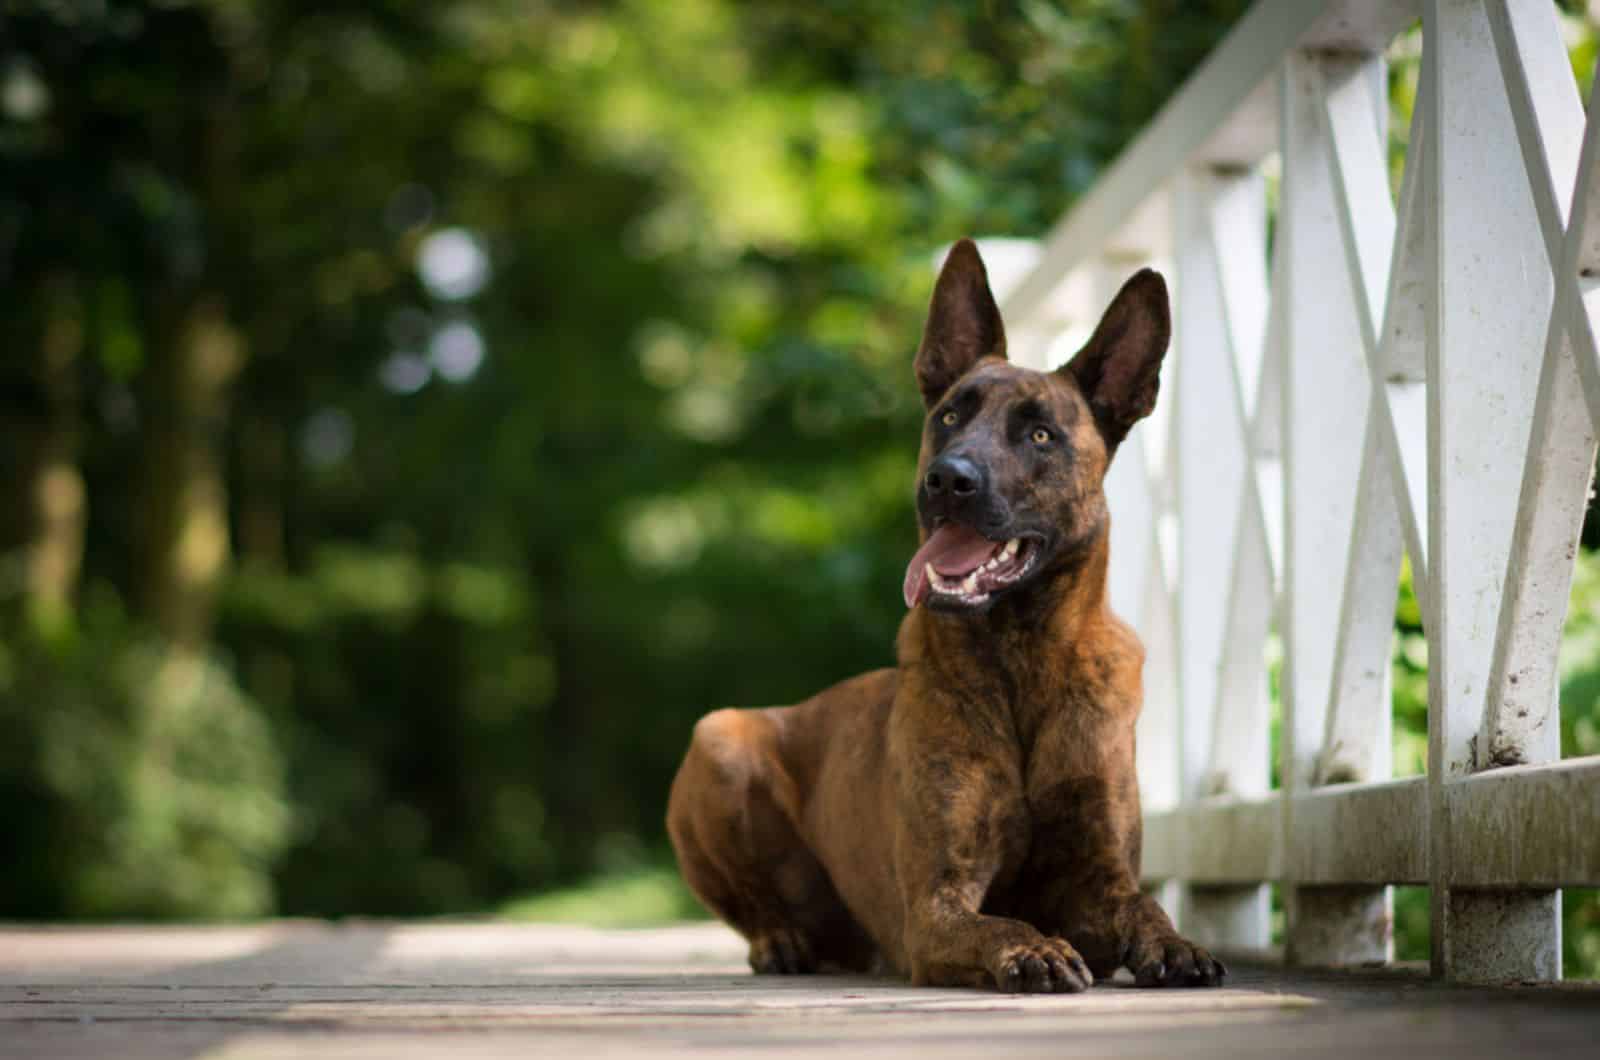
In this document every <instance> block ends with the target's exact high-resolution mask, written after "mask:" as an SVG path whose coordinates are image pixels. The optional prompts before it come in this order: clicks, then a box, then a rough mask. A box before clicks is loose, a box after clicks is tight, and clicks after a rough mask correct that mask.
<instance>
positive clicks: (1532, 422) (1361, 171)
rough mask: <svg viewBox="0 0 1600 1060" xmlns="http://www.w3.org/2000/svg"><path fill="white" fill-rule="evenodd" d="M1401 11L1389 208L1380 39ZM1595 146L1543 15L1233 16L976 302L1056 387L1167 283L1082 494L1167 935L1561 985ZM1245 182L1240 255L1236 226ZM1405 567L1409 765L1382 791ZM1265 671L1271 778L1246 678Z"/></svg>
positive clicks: (1496, 4)
mask: <svg viewBox="0 0 1600 1060" xmlns="http://www.w3.org/2000/svg"><path fill="white" fill-rule="evenodd" d="M1418 19H1420V20H1421V22H1422V41H1423V45H1422V58H1421V79H1420V83H1419V90H1418V96H1417V101H1416V106H1415V113H1414V117H1413V118H1412V122H1411V128H1410V136H1409V139H1408V141H1407V142H1408V144H1409V148H1408V153H1407V155H1406V159H1405V168H1404V179H1403V183H1402V187H1401V190H1400V193H1399V195H1398V202H1396V197H1395V196H1393V195H1392V194H1391V191H1390V181H1389V176H1388V161H1387V143H1388V129H1387V125H1388V122H1387V115H1388V101H1387V70H1386V63H1385V58H1384V56H1385V52H1386V49H1388V48H1389V47H1390V46H1391V44H1392V42H1393V41H1394V39H1395V38H1396V36H1397V35H1399V34H1403V33H1406V32H1407V31H1408V30H1409V29H1410V28H1411V27H1413V26H1414V25H1415V24H1416V22H1417V20H1418ZM1597 128H1600V123H1589V124H1587V125H1586V123H1585V117H1584V108H1583V105H1582V102H1581V100H1580V99H1579V95H1578V91H1577V88H1576V86H1575V83H1574V80H1573V77H1572V74H1571V68H1570V66H1569V63H1568V59H1567V55H1566V50H1565V47H1564V45H1563V42H1562V38H1561V34H1560V24H1559V19H1558V14H1557V12H1556V10H1555V8H1554V7H1553V5H1552V4H1551V2H1550V0H1426V2H1411V3H1406V2H1386V0H1258V2H1257V3H1256V4H1255V6H1254V7H1253V8H1252V9H1251V10H1250V12H1249V13H1248V14H1247V15H1246V16H1245V18H1244V19H1243V20H1242V21H1241V22H1240V23H1239V25H1238V26H1237V27H1236V28H1235V29H1234V30H1233V32H1232V33H1231V34H1230V35H1229V36H1228V38H1227V39H1226V40H1225V41H1224V42H1223V43H1222V44H1221V46H1220V47H1218V49H1217V50H1216V52H1215V53H1214V54H1213V55H1212V56H1211V57H1210V58H1209V59H1208V60H1207V62H1206V63H1205V64H1204V65H1203V66H1202V67H1201V68H1200V70H1199V71H1198V72H1197V73H1196V74H1195V75H1194V76H1193V77H1192V78H1191V79H1190V80H1189V82H1188V83H1187V84H1186V85H1185V86H1184V88H1183V89H1182V90H1181V91H1180V92H1179V93H1178V94H1177V96H1176V97H1174V98H1173V99H1172V100H1171V102H1169V103H1168V104H1167V106H1166V107H1165V109H1163V110H1162V111H1161V113H1160V114H1159V115H1158V116H1157V117H1156V118H1155V120H1154V121H1152V122H1151V124H1150V125H1149V127H1148V128H1147V129H1145V130H1144V132H1143V133H1142V134H1141V135H1140V137H1139V138H1138V139H1137V140H1135V141H1134V143H1133V144H1132V146H1130V147H1129V148H1128V149H1127V150H1126V151H1125V152H1124V153H1123V154H1122V156H1121V157H1120V158H1119V159H1118V160H1117V161H1116V163H1115V164H1114V165H1113V166H1112V167H1111V168H1110V169H1109V170H1108V171H1107V172H1106V174H1105V176H1103V177H1102V178H1101V179H1100V181H1099V182H1098V183H1097V184H1096V185H1095V186H1094V187H1093V189H1091V191H1090V192H1089V193H1088V194H1087V195H1086V196H1084V198H1083V199H1082V200H1081V201H1080V202H1079V204H1078V205H1077V207H1076V208H1075V209H1073V210H1072V212H1071V213H1069V214H1068V215H1067V216H1066V217H1065V218H1064V219H1063V220H1062V221H1061V222H1060V224H1058V225H1057V226H1056V228H1055V230H1054V231H1053V232H1052V233H1051V234H1050V235H1049V237H1048V239H1047V240H1046V241H1045V242H1044V243H1043V245H1042V246H1041V248H1040V250H1039V253H1038V255H1037V260H1036V262H1035V263H1034V264H1033V265H1032V266H1031V268H1029V269H1028V270H1027V271H1026V273H1025V274H1024V275H1023V276H1022V277H1021V279H1020V281H1019V282H1017V283H1016V284H1015V285H1013V286H1012V288H1011V290H1010V291H1009V293H1008V294H1006V295H1005V296H1004V310H1005V314H1006V319H1007V323H1008V328H1009V329H1010V331H1011V335H1012V346H1013V349H1014V351H1015V352H1014V353H1013V356H1015V357H1018V358H1020V359H1023V360H1024V361H1026V362H1030V363H1034V364H1037V365H1040V366H1043V365H1046V364H1054V363H1056V362H1058V361H1059V360H1061V359H1062V358H1064V357H1065V356H1066V355H1067V354H1069V353H1070V352H1071V351H1072V350H1074V349H1076V347H1077V346H1078V345H1079V344H1080V343H1081V341H1082V339H1083V338H1084V337H1085V336H1086V335H1087V333H1088V330H1089V329H1090V328H1091V327H1092V326H1093V324H1094V321H1095V319H1096V318H1097V316H1098V313H1099V311H1100V309H1101V308H1102V307H1103V306H1104V305H1105V304H1106V302H1107V300H1108V299H1109V297H1110V294H1111V293H1112V292H1113V291H1114V290H1115V288H1116V286H1117V284H1118V283H1120V282H1121V280H1123V279H1124V278H1125V277H1126V276H1127V275H1128V273H1129V272H1130V271H1132V269H1133V268H1134V267H1135V266H1137V265H1140V264H1144V263H1146V262H1151V263H1154V264H1156V265H1157V266H1158V267H1160V268H1162V269H1163V270H1164V271H1165V272H1166V273H1167V275H1168V278H1169V280H1170V281H1172V283H1173V289H1174V326H1175V335H1174V341H1173V348H1172V353H1171V355H1170V356H1169V359H1168V362H1167V363H1168V367H1167V368H1166V370H1165V382H1164V384H1163V391H1162V397H1161V401H1160V403H1159V407H1158V413H1157V416H1156V417H1154V418H1152V420H1151V421H1149V422H1148V423H1147V424H1146V425H1143V426H1141V427H1140V428H1139V429H1138V430H1136V431H1135V432H1134V434H1133V435H1132V436H1131V437H1130V439H1129V441H1128V443H1127V444H1126V445H1125V446H1124V449H1123V451H1122V453H1121V455H1120V456H1119V459H1118V462H1117V464H1116V465H1115V467H1114V468H1113V474H1112V477H1111V480H1110V481H1109V482H1108V490H1109V492H1110V494H1111V507H1112V512H1113V517H1114V529H1113V533H1114V543H1113V554H1112V555H1113V565H1114V569H1113V572H1112V581H1113V584H1112V592H1113V596H1114V600H1115V603H1116V605H1117V607H1118V609H1119V611H1121V612H1122V613H1123V614H1124V615H1125V616H1126V617H1128V618H1129V619H1130V620H1132V621H1133V622H1134V623H1135V624H1136V625H1137V626H1138V628H1139V630H1140V632H1141V633H1142V634H1143V636H1144V639H1145V643H1146V646H1147V649H1148V653H1149V654H1148V665H1147V667H1146V670H1145V681H1146V705H1145V714H1144V717H1143V719H1142V721H1141V728H1140V747H1139V751H1140V773H1141V782H1142V785H1143V791H1144V798H1145V807H1146V810H1145V857H1144V870H1145V874H1146V876H1147V877H1148V879H1149V881H1150V883H1151V884H1152V885H1153V886H1158V887H1160V888H1161V890H1162V893H1163V896H1164V897H1165V898H1166V899H1168V906H1169V908H1174V909H1176V910H1177V911H1178V915H1179V918H1180V920H1181V921H1182V922H1183V928H1184V930H1185V931H1187V932H1189V933H1191V934H1193V935H1195V936H1198V937H1200V938H1202V939H1205V940H1207V941H1210V942H1212V943H1214V944H1216V945H1218V946H1222V947H1226V948H1234V949H1238V948H1248V949H1256V948H1264V947H1266V946H1267V945H1268V943H1269V941H1270V936H1269V926H1268V919H1269V918H1268V908H1269V907H1268V897H1269V892H1268V889H1267V886H1266V885H1267V884H1268V883H1269V882H1271V883H1277V884H1279V885H1280V886H1281V893H1282V895H1283V898H1284V906H1285V913H1286V928H1285V932H1284V945H1285V952H1286V956H1287V957H1288V959H1290V960H1293V961H1299V962H1303V963H1310V964H1349V963H1366V962H1371V961H1382V960H1386V959H1389V958H1390V957H1391V956H1392V952H1393V942H1392V927H1391V923H1392V892H1391V890H1390V887H1389V885H1393V884H1422V885H1427V886H1428V887H1429V888H1430V892H1429V893H1430V895H1431V901H1432V911H1433V916H1432V932H1431V939H1432V948H1433V969H1434V972H1435V974H1439V975H1444V976H1447V977H1450V978H1453V979H1458V980H1463V981H1477V982H1501V981H1508V980H1524V979H1535V980H1544V979H1554V978H1559V976H1560V974H1561V943H1560V939H1561V934H1560V892H1559V890H1558V888H1560V887H1563V886H1596V885H1600V758H1588V759H1576V760H1568V761H1558V759H1559V755H1560V751H1559V739H1558V733H1559V714H1558V710H1559V708H1558V705H1557V696H1558V691H1559V689H1558V680H1557V672H1556V653H1557V647H1558V645H1559V641H1560V634H1561V627H1562V622H1563V618H1564V616H1565V614H1566V610H1567V600H1568V596H1569V590H1570V584H1571V579H1572V571H1573V557H1574V555H1575V548H1576V542H1577V536H1578V532H1579V528H1580V525H1581V521H1582V518H1583V512H1584V508H1585V505H1586V503H1587V499H1588V493H1589V487H1590V476H1591V472H1592V469H1593V465H1594V458H1595V426H1594V425H1595V423H1596V422H1597V417H1600V360H1597V357H1596V345H1595V331H1596V323H1595V316H1596V311H1597V309H1600V294H1597V293H1596V292H1597V289H1600V288H1597V283H1596V280H1595V279H1594V277H1595V276H1596V271H1595V270H1596V269H1600V188H1597V187H1596V184H1597V182H1600V174H1597V172H1596V169H1597V163H1596V161H1595V155H1596V152H1597V149H1600V145H1597V142H1596V141H1597V139H1600V132H1597ZM1275 184H1276V185H1277V187H1278V194H1277V196H1276V206H1275V208H1274V209H1275V217H1276V225H1275V230H1274V231H1273V232H1272V234H1271V236H1270V237H1269V224H1268V217H1269V203H1272V202H1273V200H1274V194H1273V192H1274V185H1275ZM1402 556H1409V558H1410V563H1411V569H1412V572H1413V580H1414V585H1415V589H1416V592H1417V596H1418V599H1419V601H1420V602H1421V604H1422V610H1423V615H1424V627H1425V633H1426V636H1427V640H1428V645H1429V668H1428V680H1429V696H1428V701H1429V702H1428V730H1429V732H1428V736H1429V750H1428V770H1427V775H1426V776H1419V777H1410V778H1404V779H1391V773H1390V770H1391V766H1390V763H1391V760H1392V756H1391V734H1390V725H1391V707H1390V702H1391V700H1390V687H1389V682H1390V676H1389V675H1390V652H1391V639H1392V628H1393V619H1394V609H1395V599H1396V584H1397V577H1398V574H1399V571H1400V564H1401V560H1402ZM1274 641H1275V642H1276V643H1280V644H1281V650H1282V662H1283V669H1282V676H1281V693H1282V695H1281V699H1282V712H1283V714H1282V729H1281V740H1280V743H1281V747H1280V756H1281V757H1280V771H1281V775H1282V777H1283V784H1282V789H1281V790H1269V752H1268V732H1269V725H1270V721H1269V699H1268V696H1267V673H1268V670H1267V665H1268V660H1267V654H1266V647H1267V645H1268V644H1269V643H1271V642H1274Z"/></svg>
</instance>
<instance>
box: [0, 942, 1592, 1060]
mask: <svg viewBox="0 0 1600 1060" xmlns="http://www.w3.org/2000/svg"><path fill="white" fill-rule="evenodd" d="M863 1052H870V1053H872V1054H874V1055H884V1056H915V1057H918V1058H919V1060H933V1058H937V1057H947V1056H949V1057H954V1056H971V1055H1004V1056H1006V1057H1008V1058H1009V1057H1019V1056H1024V1055H1049V1056H1052V1057H1075V1056H1083V1057H1125V1056H1126V1057H1132V1056H1153V1057H1162V1058H1164V1060H1165V1058H1182V1060H1203V1058H1206V1057H1225V1058H1228V1060H1248V1058H1254V1057H1262V1058H1266V1057H1272V1058H1276V1057H1282V1056H1290V1055H1292V1056H1296V1057H1300V1056H1307V1057H1310V1056H1340V1057H1357V1058H1360V1060H1373V1058H1376V1057H1387V1056H1394V1057H1404V1058H1405V1060H1423V1058H1426V1057H1434V1056H1438V1057H1450V1058H1452V1060H1461V1058H1465V1057H1480V1056H1482V1057H1488V1056H1539V1057H1540V1058H1541V1060H1544V1058H1548V1057H1556V1056H1584V1057H1590V1058H1593V1057H1600V989H1597V988H1595V987H1593V986H1575V985H1565V986H1555V987H1551V986H1545V987H1526V988H1516V989H1510V990H1499V991H1488V990H1464V989H1453V988H1449V987H1444V986H1439V985H1436V984H1433V983H1431V982H1428V981H1427V980H1425V979H1423V978H1421V977H1420V976H1415V975H1406V974H1403V973H1395V972H1386V973H1373V974H1359V975H1357V974H1337V973H1326V974H1309V973H1304V972H1285V971H1282V970H1278V969H1273V968H1268V967H1250V968H1237V969H1235V974H1234V975H1233V977H1232V979H1231V981H1230V983H1229V985H1228V987H1227V988H1226V989H1222V990H1210V991H1145V990H1136V989H1133V988H1132V987H1129V986H1124V985H1122V984H1120V983H1112V984H1109V985H1104V986H1099V987H1096V988H1095V989H1094V990H1092V991H1090V992H1089V993H1088V994H1086V995H1081V996H1077V997H1008V996H1004V995H1000V994H994V993H984V992H976V991H961V990H923V989H913V988H911V987H908V986H906V985H905V984H903V983H900V982H898V981H894V980H885V979H860V978H842V977H839V978H836V977H803V978H765V977H763V978H755V977H753V976H751V975H750V974H749V973H748V972H747V971H746V970H745V969H744V966H743V962H742V949H741V946H740V944H739V942H738V940H737V939H736V938H734V937H733V936H732V935H731V934H730V933H728V932H727V931H725V930H724V929H722V928H721V927H718V926H715V925H689V926H684V927H674V928H667V929H661V930H652V931H629V932H624V931H610V932H603V931H591V930H587V929H581V928H571V927H556V926H529V925H520V924H519V925H512V924H495V923H425V924H416V923H410V924H387V923H361V924H354V925H345V926H332V925H326V924H320V923H298V922H286V923H273V924H265V925H259V926H250V927H108V928H59V929H55V928H45V929H27V928H12V929H0V1056H4V1057H28V1058H36V1060H43V1058H53V1057H86V1058H87V1057H93V1058H96V1060H99V1058H112V1060H136V1058H143V1057H163V1058H166V1057H229V1058H246V1057H249V1058H257V1057H280V1056H291V1055H292V1056H329V1057H352V1058H353V1057H363V1058H366V1057H371V1058H403V1057H409V1056H450V1057H465V1058H477V1057H491V1056H496V1057H497V1056H507V1057H511V1056H515V1057H519V1058H531V1057H538V1058H544V1057H556V1056H566V1055H572V1056H585V1057H587V1056H596V1055H600V1056H683V1055H702V1054H709V1055H723V1056H729V1057H732V1056H742V1055H745V1054H750V1053H760V1054H761V1055H764V1056H772V1057H777V1056H801V1055H822V1054H831V1055H835V1056H841V1057H842V1056H845V1055H856V1054H858V1053H863Z"/></svg>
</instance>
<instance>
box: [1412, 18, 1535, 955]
mask: <svg viewBox="0 0 1600 1060" xmlns="http://www.w3.org/2000/svg"><path fill="white" fill-rule="evenodd" d="M1531 2H1542V0H1531ZM1423 24H1424V37H1425V43H1424V47H1425V49H1426V50H1427V52H1428V53H1429V54H1430V56H1431V61H1430V62H1429V63H1428V64H1426V67H1425V73H1426V75H1427V76H1428V77H1429V78H1430V85H1429V89H1430V91H1429V92H1427V93H1424V95H1425V96H1426V97H1427V98H1428V100H1429V103H1428V105H1429V106H1430V107H1431V111H1430V113H1429V114H1428V115H1427V116H1426V119H1425V121H1424V125H1425V127H1426V129H1427V143H1426V150H1427V152H1428V155H1427V157H1428V160H1429V174H1430V178H1431V179H1430V180H1429V185H1430V186H1429V187H1428V188H1427V189H1426V194H1427V195H1428V197H1429V207H1430V209H1429V211H1428V215H1429V223H1428V225H1427V239H1428V242H1429V244H1430V253H1429V255H1428V257H1429V264H1430V266H1431V268H1430V272H1429V277H1428V278H1429V283H1428V287H1429V290H1430V294H1431V300H1430V305H1429V311H1428V314H1427V332H1428V345H1427V354H1428V366H1427V376H1428V383H1427V386H1428V443H1429V444H1428V450H1429V452H1428V456H1429V463H1428V492H1429V504H1428V511H1429V527H1428V537H1429V545H1428V554H1429V561H1430V565H1431V568H1432V569H1431V572H1430V573H1431V586H1430V588H1431V590H1432V591H1431V592H1430V593H1429V600H1428V610H1429V616H1428V617H1429V619H1430V620H1429V621H1428V622H1427V631H1428V649H1429V652H1428V654H1429V665H1428V792H1429V808H1430V809H1429V832H1430V843H1429V846H1430V860H1429V876H1430V883H1431V887H1432V900H1433V918H1432V919H1433V932H1432V941H1433V968H1434V972H1435V974H1440V975H1444V976H1446V977H1448V978H1451V979H1455V980H1460V981H1467V982H1504V981H1511V980H1521V979H1554V978H1558V977H1559V975H1560V968H1561V923H1560V904H1559V897H1560V896H1559V892H1557V891H1552V890H1542V891H1519V890H1504V891H1484V890H1466V889H1462V888H1455V887H1453V886H1452V881H1453V879H1454V878H1455V876H1454V874H1455V869H1456V866H1454V864H1453V861H1452V858H1453V853H1454V852H1453V849H1452V841H1451V840H1452V829H1455V828H1466V827H1473V828H1485V827H1493V824H1492V822H1488V821H1473V822H1466V821H1452V820H1451V816H1450V812H1449V806H1450V803H1449V800H1448V799H1447V797H1446V791H1445V789H1446V787H1447V786H1448V785H1449V784H1451V783H1452V782H1458V781H1460V780H1461V778H1463V777H1465V776H1467V775H1468V774H1470V773H1472V772H1474V771H1475V770H1476V769H1477V768H1478V762H1477V760H1476V758H1477V755H1476V748H1475V744H1476V741H1477V737H1478V734H1479V729H1480V726H1481V723H1482V719H1483V716H1484V707H1485V702H1486V696H1487V690H1488V684H1489V680H1490V667H1491V660H1492V657H1493V650H1494V638H1495V632H1496V625H1497V623H1496V619H1497V617H1498V612H1499V610H1500V603H1501V599H1502V595H1503V589H1504V581H1505V575H1506V570H1507V561H1508V558H1509V556H1510V552H1511V544H1512V535H1513V528H1514V524H1515V521H1516V516H1517V510H1516V504H1515V503H1514V501H1515V499H1516V498H1517V496H1518V494H1519V486H1520V482H1521V476H1522V471H1523V461H1524V457H1525V455H1526V453H1527V449H1528V440H1529V435H1530V423H1531V418H1532V411H1533V406H1534V398H1535V391H1536V389H1537V385H1538V375H1539V365H1540V357H1539V351H1540V350H1541V348H1542V346H1543V339H1544V331H1545V326H1546V323H1547V321H1548V314H1549V312H1550V306H1551V297H1552V291H1553V282H1552V277H1551V271H1550V268H1549V264H1548V258H1547V255H1546V249H1545V242H1544V239H1543V237H1542V235H1541V229H1540V219H1539V217H1538V214H1537V211H1536V210H1535V207H1534V201H1533V198H1532V196H1531V195H1530V190H1529V182H1528V178H1527V175H1526V172H1525V170H1524V166H1523V159H1522V156H1521V152H1520V150H1519V145H1518V139H1517V134H1516V127H1515V124H1514V120H1513V117H1512V113H1511V109H1510V103H1509V101H1508V97H1507V93H1506V87H1505V85H1504V84H1503V82H1502V77H1501V70H1500V65H1499V63H1498V62H1497V60H1496V55H1495V46H1494V40H1493V34H1492V31H1491V27H1490V23H1489V19H1488V17H1487V14H1486V13H1485V10H1484V3H1483V0H1429V2H1428V4H1427V7H1426V10H1425V13H1424V20H1423Z"/></svg>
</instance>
